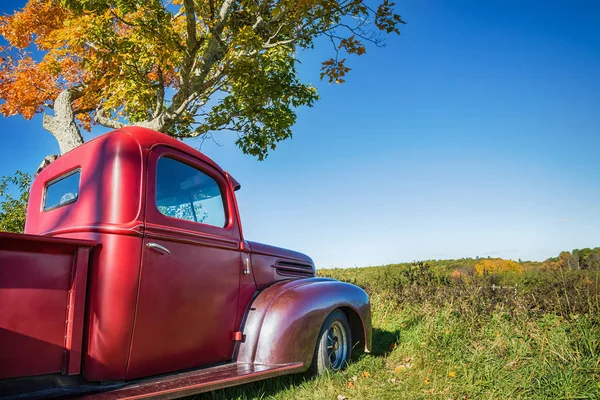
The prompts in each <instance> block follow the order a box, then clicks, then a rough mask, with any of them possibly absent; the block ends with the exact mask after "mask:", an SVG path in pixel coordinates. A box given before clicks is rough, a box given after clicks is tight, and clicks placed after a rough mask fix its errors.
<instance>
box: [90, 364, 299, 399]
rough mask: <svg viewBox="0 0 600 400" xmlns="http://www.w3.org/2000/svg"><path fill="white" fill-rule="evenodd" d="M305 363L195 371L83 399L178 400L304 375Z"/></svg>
mask: <svg viewBox="0 0 600 400" xmlns="http://www.w3.org/2000/svg"><path fill="white" fill-rule="evenodd" d="M303 369H304V364H303V363H301V362H299V363H290V364H278V365H255V364H244V363H231V364H226V365H220V366H217V367H211V368H205V369H199V370H195V371H188V372H181V373H175V374H170V375H165V376H160V377H156V378H148V379H143V380H138V381H136V382H135V383H134V382H132V383H131V384H129V385H126V386H123V387H120V388H118V389H113V390H110V391H106V392H101V393H94V394H90V395H87V396H84V397H80V399H81V400H113V399H129V400H133V399H175V398H178V397H183V396H190V395H193V394H197V393H202V392H209V391H212V390H217V389H223V388H226V387H229V386H236V385H241V384H244V383H248V382H253V381H257V380H262V379H267V378H273V377H276V376H279V375H285V374H291V373H294V372H301V371H302V370H303Z"/></svg>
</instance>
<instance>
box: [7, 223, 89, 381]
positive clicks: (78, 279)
mask: <svg viewBox="0 0 600 400" xmlns="http://www.w3.org/2000/svg"><path fill="white" fill-rule="evenodd" d="M94 246H96V243H95V242H91V241H84V240H71V239H63V238H52V237H46V236H35V235H24V234H12V233H0V379H9V378H18V377H26V376H34V375H43V374H52V373H61V374H64V375H74V374H78V373H79V372H80V368H81V348H82V337H83V318H84V311H85V293H86V281H87V274H88V265H89V259H90V252H91V250H92V249H93V247H94Z"/></svg>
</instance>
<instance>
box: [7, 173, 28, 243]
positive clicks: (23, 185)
mask: <svg viewBox="0 0 600 400" xmlns="http://www.w3.org/2000/svg"><path fill="white" fill-rule="evenodd" d="M30 185H31V176H30V175H28V174H26V173H23V172H21V171H17V172H16V173H15V175H14V176H4V177H2V179H1V180H0V201H1V203H0V231H4V232H16V233H22V232H23V231H24V230H25V216H26V214H27V201H28V200H29V187H30ZM11 189H12V190H13V192H14V191H16V192H17V193H18V195H17V196H18V197H13V194H11Z"/></svg>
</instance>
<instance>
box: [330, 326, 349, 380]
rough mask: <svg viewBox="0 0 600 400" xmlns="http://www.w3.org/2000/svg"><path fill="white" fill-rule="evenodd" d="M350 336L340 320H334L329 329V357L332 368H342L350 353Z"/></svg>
mask: <svg viewBox="0 0 600 400" xmlns="http://www.w3.org/2000/svg"><path fill="white" fill-rule="evenodd" d="M347 344H348V338H347V336H346V330H345V329H344V326H343V325H342V323H341V322H339V321H333V323H332V324H331V326H330V327H329V330H328V331H327V358H328V359H329V362H330V363H331V369H334V370H337V369H341V368H342V367H343V366H344V363H345V362H346V358H347V355H348V345H347Z"/></svg>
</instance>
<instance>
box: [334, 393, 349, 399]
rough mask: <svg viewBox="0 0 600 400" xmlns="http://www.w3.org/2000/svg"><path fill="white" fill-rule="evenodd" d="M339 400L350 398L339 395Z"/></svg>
mask: <svg viewBox="0 0 600 400" xmlns="http://www.w3.org/2000/svg"><path fill="white" fill-rule="evenodd" d="M337 400H348V398H347V397H346V396H344V395H343V394H338V397H337Z"/></svg>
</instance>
